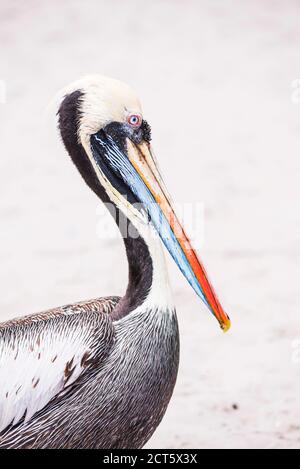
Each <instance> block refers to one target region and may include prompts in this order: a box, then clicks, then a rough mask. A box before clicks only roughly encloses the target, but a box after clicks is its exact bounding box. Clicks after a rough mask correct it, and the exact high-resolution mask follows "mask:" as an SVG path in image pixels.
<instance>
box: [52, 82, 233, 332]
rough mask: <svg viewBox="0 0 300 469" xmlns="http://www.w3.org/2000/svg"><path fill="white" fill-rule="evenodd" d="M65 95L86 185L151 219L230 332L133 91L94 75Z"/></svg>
mask: <svg viewBox="0 0 300 469" xmlns="http://www.w3.org/2000/svg"><path fill="white" fill-rule="evenodd" d="M64 95H65V97H64V100H63V102H62V104H61V107H60V110H59V123H60V129H61V133H62V138H63V141H64V144H65V146H66V148H67V150H68V151H69V153H70V154H71V156H72V158H73V160H74V162H75V164H76V165H77V167H78V169H79V171H80V172H81V174H82V175H83V177H84V178H85V180H86V182H87V183H88V185H89V186H90V187H91V188H92V189H93V190H94V191H95V192H96V193H98V195H99V194H100V193H101V191H103V193H102V195H103V194H104V192H105V194H106V196H107V198H108V199H109V200H111V201H112V202H113V203H114V204H115V205H116V206H117V207H118V208H119V209H120V210H121V211H122V212H123V213H124V214H125V215H126V217H128V218H129V219H130V220H134V219H136V220H139V222H140V223H150V224H152V226H153V227H154V229H155V231H156V232H157V233H158V235H159V236H160V238H161V240H162V242H163V243H164V245H165V247H166V248H167V250H168V251H169V253H170V254H171V256H172V258H173V259H174V261H175V262H176V264H177V265H178V267H179V269H180V270H181V272H182V273H183V275H184V276H185V278H186V279H187V281H188V282H189V283H190V285H191V286H192V288H193V289H194V290H195V292H196V293H197V295H198V296H199V297H200V298H201V299H202V300H203V301H204V303H205V304H206V305H207V307H208V308H209V310H210V311H211V312H212V313H213V315H214V316H215V317H216V318H217V320H218V321H219V324H220V326H221V328H222V329H223V330H224V331H227V330H228V329H229V327H230V320H229V318H228V316H227V314H226V313H225V312H224V310H223V308H222V307H221V305H220V303H219V301H218V299H217V296H216V294H215V292H214V290H213V288H212V286H211V284H210V282H209V280H208V278H207V275H206V273H205V270H204V268H203V266H202V264H201V262H200V260H199V258H198V256H197V254H196V252H195V250H194V249H193V247H192V246H191V243H190V241H189V239H188V237H187V235H186V234H185V231H184V229H183V227H182V226H181V224H180V222H179V220H178V218H177V216H176V214H175V212H174V209H173V206H172V202H171V199H170V196H169V195H168V192H167V190H166V187H165V185H164V182H163V180H162V177H161V174H160V171H159V168H158V166H157V161H156V159H155V157H154V155H153V151H152V147H151V143H150V141H151V131H150V126H149V124H148V122H147V121H146V120H145V118H144V115H143V111H142V108H141V104H140V101H139V99H138V98H137V97H136V95H135V93H134V91H133V90H132V89H131V88H130V87H129V86H127V85H126V84H124V83H122V82H120V81H118V80H113V79H110V78H106V77H102V76H91V77H87V78H84V79H82V80H80V81H78V82H76V83H74V84H73V85H71V87H69V88H68V89H66V90H65V93H64ZM70 115H72V116H73V121H72V120H71V121H70V118H69V116H70ZM74 132H75V133H76V139H77V142H74V138H73V137H72V136H73V135H74ZM75 143H76V144H77V147H76V149H75ZM87 165H88V166H89V168H90V169H89V171H88V172H87V171H86V167H87ZM102 198H103V197H102Z"/></svg>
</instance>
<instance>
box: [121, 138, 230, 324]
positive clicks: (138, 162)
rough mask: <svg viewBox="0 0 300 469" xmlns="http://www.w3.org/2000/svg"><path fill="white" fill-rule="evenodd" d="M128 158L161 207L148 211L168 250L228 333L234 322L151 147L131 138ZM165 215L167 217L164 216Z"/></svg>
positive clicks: (149, 207)
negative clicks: (180, 216) (187, 231)
mask: <svg viewBox="0 0 300 469" xmlns="http://www.w3.org/2000/svg"><path fill="white" fill-rule="evenodd" d="M127 155H128V159H129V161H130V162H131V164H132V166H133V167H134V168H135V170H136V172H137V174H138V175H139V176H140V178H141V179H142V181H143V182H144V184H145V186H146V187H147V189H148V190H149V192H150V193H151V195H152V196H153V199H154V201H155V203H156V204H157V205H158V206H159V208H160V211H161V213H160V214H158V213H157V211H156V210H155V204H153V205H154V207H151V205H149V206H148V207H147V210H148V212H149V215H150V217H151V219H152V221H153V223H154V225H155V227H156V229H157V231H158V233H159V235H160V237H161V239H162V241H163V242H164V244H165V246H166V248H167V249H168V251H169V252H170V254H171V256H172V257H173V259H174V260H175V262H176V263H177V265H178V266H179V268H180V270H181V271H182V273H183V274H184V276H185V277H186V279H187V280H188V282H189V283H190V284H191V286H192V287H193V289H194V290H195V292H196V293H197V295H199V296H200V298H201V299H202V300H203V301H204V303H205V304H206V305H207V306H208V308H209V309H210V311H211V312H212V313H213V314H214V316H215V317H216V318H217V320H218V321H219V324H220V326H221V328H222V329H223V331H224V332H226V331H228V329H229V328H230V319H229V317H228V316H227V314H226V313H225V311H224V310H223V308H222V306H221V304H220V302H219V300H218V298H217V295H216V294H215V292H214V290H213V287H212V286H211V284H210V282H209V280H208V278H207V274H206V272H205V269H204V267H203V265H202V263H201V262H200V260H199V258H198V256H197V254H196V252H195V250H194V249H193V247H192V245H191V243H190V240H189V239H188V237H187V235H186V234H185V232H184V229H183V227H182V225H181V224H180V222H179V220H178V218H177V216H176V214H175V212H174V209H173V207H172V203H171V200H170V197H169V195H168V193H167V190H166V188H165V185H164V183H163V180H162V178H161V176H160V174H159V171H158V168H157V165H156V163H155V161H154V158H153V155H152V152H151V148H150V145H149V144H147V143H145V142H143V143H141V144H134V143H132V141H131V140H129V139H127ZM161 214H163V217H162V216H161ZM166 227H167V229H166Z"/></svg>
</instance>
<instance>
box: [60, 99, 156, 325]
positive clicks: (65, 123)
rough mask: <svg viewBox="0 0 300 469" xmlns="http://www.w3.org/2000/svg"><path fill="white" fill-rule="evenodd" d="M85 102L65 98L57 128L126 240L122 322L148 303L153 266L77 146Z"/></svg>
mask: <svg viewBox="0 0 300 469" xmlns="http://www.w3.org/2000/svg"><path fill="white" fill-rule="evenodd" d="M82 99H83V93H82V92H81V91H75V92H73V93H71V94H69V95H67V96H66V97H65V98H64V100H63V102H62V104H61V106H60V108H59V111H58V125H59V130H60V133H61V136H62V140H63V143H64V145H65V148H66V150H67V152H68V153H69V155H70V156H71V159H72V161H73V163H74V164H75V166H76V167H77V169H78V171H79V172H80V174H81V176H82V177H83V179H84V181H85V182H86V184H87V185H88V186H89V187H90V188H91V189H92V191H93V192H95V194H96V195H97V196H98V197H99V198H100V199H101V200H102V202H103V203H104V204H105V205H106V207H107V208H108V210H109V211H110V213H111V215H112V216H113V218H114V219H115V221H116V223H117V225H118V227H119V229H120V232H121V235H122V237H123V240H124V244H125V248H126V254H127V259H128V265H129V278H128V286H127V290H126V293H125V295H124V296H123V297H122V298H121V300H120V302H119V303H118V305H117V306H116V308H115V310H114V311H113V312H112V317H113V318H114V319H120V318H122V317H124V316H126V315H127V314H129V313H130V312H131V311H133V310H134V309H136V308H137V307H138V306H140V305H141V304H143V302H144V301H145V299H146V297H147V294H148V292H149V290H150V288H151V285H152V277H153V264H152V259H151V256H150V253H149V250H148V247H147V245H146V243H145V241H144V239H143V238H142V237H141V236H140V235H139V234H138V233H137V232H136V229H135V228H134V227H133V226H131V227H130V230H128V224H129V223H130V222H129V220H128V219H127V218H126V216H125V215H124V214H122V212H120V210H119V209H118V207H116V206H115V204H113V203H112V201H111V200H110V198H109V196H108V194H107V192H106V191H105V189H104V188H103V186H102V185H101V184H100V182H99V179H98V177H97V175H96V173H95V171H94V168H93V167H92V164H91V162H90V160H89V158H88V156H87V154H86V152H85V150H84V148H83V146H82V145H81V144H80V143H79V142H78V137H77V135H78V123H79V121H80V118H81V114H80V104H81V100H82ZM129 233H130V234H129ZM111 274H113V272H112V273H109V275H111Z"/></svg>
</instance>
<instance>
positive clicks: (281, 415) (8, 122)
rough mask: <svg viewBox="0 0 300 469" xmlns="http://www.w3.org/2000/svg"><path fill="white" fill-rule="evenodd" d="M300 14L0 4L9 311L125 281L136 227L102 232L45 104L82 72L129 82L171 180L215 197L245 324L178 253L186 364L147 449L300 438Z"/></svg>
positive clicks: (220, 283) (265, 8) (216, 232)
mask: <svg viewBox="0 0 300 469" xmlns="http://www.w3.org/2000/svg"><path fill="white" fill-rule="evenodd" d="M299 16H300V4H299V2H297V1H292V0H289V1H285V2H280V1H271V0H270V1H267V0H265V1H261V0H260V1H258V0H256V1H250V0H249V1H246V2H239V1H227V2H223V1H209V0H206V1H196V0H195V1H186V2H183V1H164V0H161V1H152V2H142V1H140V0H139V1H138V0H136V1H134V0H126V1H121V0H120V1H110V2H104V1H99V0H88V1H85V2H83V1H82V0H81V1H76V0H73V1H67V0H64V2H61V1H58V0H51V1H50V0H48V1H44V2H38V1H33V0H26V1H25V0H24V1H18V2H14V1H11V0H10V1H8V0H2V1H1V2H0V48H1V67H0V79H2V80H5V82H6V87H7V102H6V104H0V119H1V120H0V122H1V125H0V154H1V159H0V195H1V196H0V220H1V231H0V240H1V242H0V285H1V286H0V291H1V297H0V315H1V319H5V318H8V317H12V316H16V315H22V314H25V313H28V312H34V311H39V310H43V309H46V308H48V307H51V306H57V305H60V304H65V303H68V302H73V301H75V300H78V299H87V298H89V297H96V296H102V295H107V294H122V293H123V292H124V289H125V286H126V275H127V266H126V261H125V255H124V250H123V246H122V243H121V241H120V240H115V241H110V240H100V239H99V238H98V237H97V232H96V227H97V223H99V220H100V217H99V214H98V213H97V207H98V206H99V202H98V201H97V199H96V198H95V196H93V194H92V193H90V192H89V191H88V190H87V189H86V187H85V186H84V184H83V183H82V182H81V180H80V177H79V175H78V174H77V172H76V171H75V169H74V168H73V166H72V164H71V163H70V161H69V159H68V157H67V156H66V155H65V153H64V150H63V148H62V146H61V144H60V143H59V141H58V140H57V139H56V138H55V134H54V131H53V128H50V127H51V126H49V125H48V124H46V125H45V122H44V121H42V118H41V117H42V114H43V109H44V106H45V104H46V103H47V102H48V101H49V99H50V98H51V97H52V96H53V94H54V93H55V92H56V91H57V90H58V89H59V88H60V87H61V86H63V85H65V84H67V83H68V82H70V81H72V80H74V79H77V78H78V77H80V76H82V75H85V74H86V73H90V72H100V73H104V74H107V75H111V76H114V77H117V78H120V79H122V80H124V81H127V82H129V83H130V84H132V85H133V86H134V87H135V88H136V89H137V90H138V92H139V95H140V96H141V98H142V101H143V104H144V109H145V114H146V117H147V119H148V120H149V122H150V123H151V125H152V129H153V141H154V146H155V148H156V153H157V156H158V158H159V160H160V163H161V166H162V169H163V170H164V174H165V179H166V180H167V183H168V186H169V189H170V192H171V193H172V194H173V196H174V198H175V200H177V201H178V202H198V201H203V202H204V203H205V213H206V218H205V222H206V224H205V245H204V246H203V247H202V249H201V255H202V257H203V258H204V259H205V263H206V266H207V270H208V271H209V273H210V277H211V278H213V279H214V283H215V285H216V289H217V291H218V293H219V296H220V297H221V298H222V301H223V303H224V305H225V306H226V309H227V311H228V312H229V313H230V316H231V318H232V322H233V326H232V331H231V332H230V333H228V334H227V335H223V334H222V333H221V332H220V331H219V329H218V327H217V323H216V322H215V321H214V319H213V318H212V317H211V316H210V315H209V313H208V312H207V311H206V309H205V307H204V306H203V305H202V304H201V302H200V301H199V299H198V298H197V297H196V296H195V294H194V293H193V291H192V290H191V288H190V287H189V286H188V284H187V283H186V282H185V280H184V279H183V278H182V276H181V275H180V273H178V272H177V269H176V268H175V267H174V266H173V264H172V263H171V262H170V271H171V275H172V282H173V286H174V294H175V299H176V304H177V311H178V316H179V320H180V325H181V337H182V354H181V367H180V373H179V377H178V384H177V387H176V390H175V393H174V396H173V400H172V402H171V404H170V407H169V410H168V412H167V415H166V417H165V418H164V420H163V423H162V424H161V426H160V427H159V429H158V430H157V432H156V433H155V435H154V437H153V438H152V439H151V441H150V442H149V443H148V448H154V447H157V448H165V447H168V448H173V447H179V448H191V447H201V448H215V447H219V448H231V447H233V448H241V447H246V448H277V447H280V448H292V447H299V446H300V403H299V401H300V400H299V385H300V352H299V350H300V321H299V317H298V315H299V277H300V275H299V274H300V272H299V259H300V210H299V196H300V189H299V170H300V156H299V150H300V137H299V130H300V120H299V116H300V104H298V105H297V104H296V103H293V102H292V100H291V94H292V88H291V82H292V81H293V80H294V79H296V78H298V77H299V78H300V58H299V47H300V32H299ZM43 122H44V123H43ZM297 341H298V342H297ZM233 404H237V406H238V409H237V410H234V409H233V407H232V406H233Z"/></svg>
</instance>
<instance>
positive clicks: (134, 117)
mask: <svg viewBox="0 0 300 469" xmlns="http://www.w3.org/2000/svg"><path fill="white" fill-rule="evenodd" d="M142 122H143V118H142V116H141V115H140V114H129V116H128V117H127V123H128V124H129V125H130V126H131V127H134V128H137V127H140V126H141V124H142Z"/></svg>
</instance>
